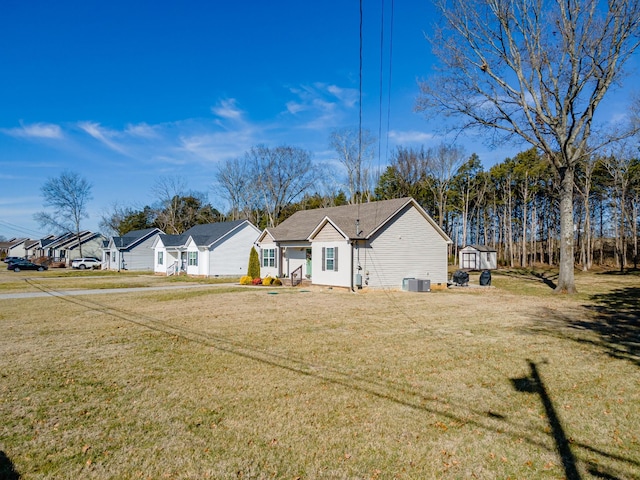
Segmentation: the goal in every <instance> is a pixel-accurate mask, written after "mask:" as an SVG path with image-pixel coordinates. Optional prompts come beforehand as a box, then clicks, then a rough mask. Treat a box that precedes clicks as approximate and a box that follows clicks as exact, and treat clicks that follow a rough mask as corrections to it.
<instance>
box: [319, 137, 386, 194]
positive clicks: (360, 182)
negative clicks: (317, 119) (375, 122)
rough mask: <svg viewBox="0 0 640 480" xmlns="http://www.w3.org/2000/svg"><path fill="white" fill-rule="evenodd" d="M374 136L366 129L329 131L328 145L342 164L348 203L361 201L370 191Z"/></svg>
mask: <svg viewBox="0 0 640 480" xmlns="http://www.w3.org/2000/svg"><path fill="white" fill-rule="evenodd" d="M375 141H376V140H375V138H374V137H373V136H372V135H371V133H370V132H369V131H368V130H362V131H358V130H356V129H350V128H345V129H342V130H335V131H334V132H332V133H331V136H330V139H329V145H330V146H331V148H333V149H334V150H335V152H336V153H337V155H338V161H339V162H340V163H341V164H342V165H343V166H344V168H345V170H346V173H347V178H346V183H345V186H346V187H347V192H348V193H349V203H354V204H355V203H362V202H363V200H364V199H365V198H366V197H367V195H370V194H371V192H372V188H371V185H372V184H371V180H372V172H371V165H370V163H371V160H372V159H373V154H374V151H373V146H374V144H375Z"/></svg>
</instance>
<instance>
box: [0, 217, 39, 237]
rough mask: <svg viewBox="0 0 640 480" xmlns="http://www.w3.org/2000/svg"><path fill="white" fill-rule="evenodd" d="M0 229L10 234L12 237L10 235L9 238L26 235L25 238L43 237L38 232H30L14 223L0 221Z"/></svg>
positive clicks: (30, 230) (28, 229)
mask: <svg viewBox="0 0 640 480" xmlns="http://www.w3.org/2000/svg"><path fill="white" fill-rule="evenodd" d="M0 227H2V228H4V229H6V230H8V231H9V232H12V234H13V235H10V236H20V235H27V236H36V237H38V238H40V237H42V236H43V235H42V232H39V231H37V230H32V229H30V228H27V227H23V226H21V225H16V224H14V223H10V222H7V221H6V220H0ZM16 234H17V235H16Z"/></svg>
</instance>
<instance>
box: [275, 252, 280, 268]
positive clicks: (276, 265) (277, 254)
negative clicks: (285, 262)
mask: <svg viewBox="0 0 640 480" xmlns="http://www.w3.org/2000/svg"><path fill="white" fill-rule="evenodd" d="M278 258H280V249H279V248H274V249H273V266H274V267H275V268H278Z"/></svg>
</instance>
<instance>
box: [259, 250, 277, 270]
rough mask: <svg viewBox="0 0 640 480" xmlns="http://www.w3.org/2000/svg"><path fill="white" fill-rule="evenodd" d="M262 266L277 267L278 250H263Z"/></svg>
mask: <svg viewBox="0 0 640 480" xmlns="http://www.w3.org/2000/svg"><path fill="white" fill-rule="evenodd" d="M262 266H263V267H265V268H269V267H275V266H276V249H275V248H264V249H262Z"/></svg>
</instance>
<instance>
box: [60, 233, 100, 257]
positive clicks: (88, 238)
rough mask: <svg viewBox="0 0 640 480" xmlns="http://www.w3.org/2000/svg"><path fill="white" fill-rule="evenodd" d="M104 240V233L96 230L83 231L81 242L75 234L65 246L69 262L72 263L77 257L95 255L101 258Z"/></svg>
mask: <svg viewBox="0 0 640 480" xmlns="http://www.w3.org/2000/svg"><path fill="white" fill-rule="evenodd" d="M104 240H105V238H104V236H103V235H102V234H100V233H95V232H88V231H87V232H81V234H80V242H78V240H77V238H76V236H75V235H74V236H73V240H72V241H70V242H69V243H67V245H66V246H65V248H66V251H67V253H66V258H67V262H68V264H69V265H71V262H72V261H73V260H74V259H76V258H86V257H94V258H98V259H100V258H101V257H102V246H103V245H104ZM80 244H82V255H81V254H80V246H79V245H80Z"/></svg>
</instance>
